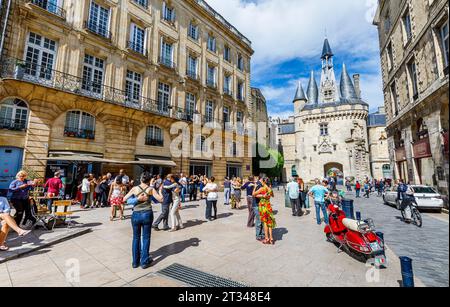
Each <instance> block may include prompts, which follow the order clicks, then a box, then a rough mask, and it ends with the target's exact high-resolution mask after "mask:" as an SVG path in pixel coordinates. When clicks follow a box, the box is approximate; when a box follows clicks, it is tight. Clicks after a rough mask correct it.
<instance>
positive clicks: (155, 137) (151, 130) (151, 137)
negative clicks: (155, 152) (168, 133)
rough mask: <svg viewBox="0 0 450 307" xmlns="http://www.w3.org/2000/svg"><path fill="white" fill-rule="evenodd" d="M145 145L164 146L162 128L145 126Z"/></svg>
mask: <svg viewBox="0 0 450 307" xmlns="http://www.w3.org/2000/svg"><path fill="white" fill-rule="evenodd" d="M145 145H149V146H158V147H164V134H163V131H162V129H161V128H159V127H156V126H149V127H147V133H146V134H145Z"/></svg>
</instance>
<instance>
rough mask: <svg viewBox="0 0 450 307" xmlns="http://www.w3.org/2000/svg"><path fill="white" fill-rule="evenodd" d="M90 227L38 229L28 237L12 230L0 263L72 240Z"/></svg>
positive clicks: (0, 253) (0, 254)
mask: <svg viewBox="0 0 450 307" xmlns="http://www.w3.org/2000/svg"><path fill="white" fill-rule="evenodd" d="M90 231H91V229H90V228H89V227H83V226H81V227H74V228H55V229H54V230H53V231H47V230H41V229H39V230H38V229H36V230H33V231H32V233H30V234H29V235H27V236H26V237H23V238H22V237H18V236H17V235H16V234H13V233H12V231H11V232H10V234H9V236H8V241H7V244H8V246H9V247H10V249H9V251H7V252H0V263H3V262H6V261H9V260H12V259H16V258H19V257H21V256H24V255H26V254H30V253H33V252H36V251H38V250H40V249H43V248H46V247H48V246H51V245H54V244H57V243H60V242H63V241H66V240H70V239H72V238H74V237H77V236H81V235H83V234H86V233H88V232H90Z"/></svg>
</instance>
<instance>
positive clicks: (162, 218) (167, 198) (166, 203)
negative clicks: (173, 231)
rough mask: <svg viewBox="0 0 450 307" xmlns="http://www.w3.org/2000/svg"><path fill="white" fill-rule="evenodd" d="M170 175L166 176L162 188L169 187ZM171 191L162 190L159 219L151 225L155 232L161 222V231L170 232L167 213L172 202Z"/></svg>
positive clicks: (170, 182)
mask: <svg viewBox="0 0 450 307" xmlns="http://www.w3.org/2000/svg"><path fill="white" fill-rule="evenodd" d="M171 179H172V175H168V176H167V178H166V180H165V181H164V183H163V185H164V186H170V185H172V181H171ZM172 191H173V188H172V189H165V188H163V189H162V195H163V202H162V204H161V214H160V215H159V217H158V218H157V219H156V221H155V222H154V223H153V229H154V230H156V231H159V230H160V229H159V224H160V223H161V222H163V223H164V228H163V230H164V231H166V230H170V227H169V211H170V205H171V204H172V202H173V199H172Z"/></svg>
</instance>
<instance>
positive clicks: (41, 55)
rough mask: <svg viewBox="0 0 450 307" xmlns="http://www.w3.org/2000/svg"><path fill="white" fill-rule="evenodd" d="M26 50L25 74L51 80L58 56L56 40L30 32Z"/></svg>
mask: <svg viewBox="0 0 450 307" xmlns="http://www.w3.org/2000/svg"><path fill="white" fill-rule="evenodd" d="M26 50H27V51H26V55H25V61H26V68H25V74H27V75H30V76H33V77H37V78H43V79H47V80H50V79H51V78H52V75H53V71H52V70H53V65H54V63H55V58H56V42H55V41H53V40H51V39H48V38H46V37H43V36H41V35H39V34H36V33H33V32H30V34H29V35H28V41H27V47H26Z"/></svg>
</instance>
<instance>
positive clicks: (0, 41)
mask: <svg viewBox="0 0 450 307" xmlns="http://www.w3.org/2000/svg"><path fill="white" fill-rule="evenodd" d="M2 2H3V0H0V8H1V7H2V6H1V4H2ZM11 2H12V0H8V5H7V7H6V15H5V22H4V25H3V29H2V35H1V37H0V58H1V57H2V56H3V44H4V43H5V34H6V27H7V25H8V19H9V11H10V9H11ZM0 16H1V15H0Z"/></svg>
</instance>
